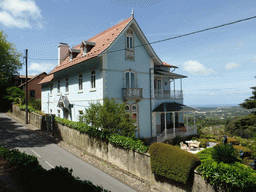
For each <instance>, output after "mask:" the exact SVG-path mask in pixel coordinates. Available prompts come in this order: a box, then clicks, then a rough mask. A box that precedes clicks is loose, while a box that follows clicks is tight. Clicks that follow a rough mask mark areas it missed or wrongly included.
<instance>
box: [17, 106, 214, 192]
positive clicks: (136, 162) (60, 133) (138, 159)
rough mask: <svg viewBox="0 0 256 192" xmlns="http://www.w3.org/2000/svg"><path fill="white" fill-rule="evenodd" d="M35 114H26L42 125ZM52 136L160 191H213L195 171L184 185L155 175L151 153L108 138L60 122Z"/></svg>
mask: <svg viewBox="0 0 256 192" xmlns="http://www.w3.org/2000/svg"><path fill="white" fill-rule="evenodd" d="M13 113H14V114H15V115H16V116H17V117H19V118H21V119H23V120H24V121H25V112H24V111H21V110H19V108H18V107H17V106H14V107H13ZM37 115H38V114H37ZM38 116H39V117H38ZM38 116H36V115H35V116H33V115H32V116H29V117H30V122H31V124H33V125H35V126H37V127H38V128H41V129H42V124H45V122H43V121H44V119H45V118H43V117H42V115H38ZM42 118H43V119H42ZM53 136H54V137H55V138H58V139H60V140H63V141H65V142H67V143H69V144H71V145H74V146H76V147H78V148H80V149H82V150H84V151H86V152H87V153H90V154H92V155H94V156H96V157H98V158H100V159H103V160H105V161H107V162H109V163H111V164H113V165H115V166H117V167H119V168H121V169H123V170H125V171H127V172H129V173H131V174H133V175H135V176H137V177H139V178H142V179H144V180H146V181H148V182H149V183H150V184H151V185H153V186H154V187H156V188H158V189H160V190H162V191H172V192H184V191H193V192H197V191H210V192H214V189H213V188H212V186H211V185H209V184H207V183H206V182H205V180H204V179H203V178H202V176H201V175H200V174H199V173H196V172H195V173H192V174H191V178H190V182H189V183H188V184H186V185H184V184H182V183H179V182H175V181H173V180H170V179H167V178H165V177H162V176H157V175H154V174H153V173H152V171H151V166H150V155H149V154H148V153H138V152H135V151H133V150H128V149H122V148H120V147H118V146H114V145H113V144H111V143H109V142H107V141H104V140H101V139H98V138H94V137H91V136H89V135H87V134H85V133H80V132H79V131H77V130H74V129H71V128H69V127H66V126H64V125H61V124H59V123H55V125H54V129H53Z"/></svg>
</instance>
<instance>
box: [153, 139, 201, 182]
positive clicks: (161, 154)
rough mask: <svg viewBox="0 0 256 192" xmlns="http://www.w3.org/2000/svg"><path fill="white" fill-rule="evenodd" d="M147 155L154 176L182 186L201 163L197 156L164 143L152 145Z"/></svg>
mask: <svg viewBox="0 0 256 192" xmlns="http://www.w3.org/2000/svg"><path fill="white" fill-rule="evenodd" d="M149 153H150V164H151V169H152V172H153V173H154V174H157V175H161V176H164V177H167V178H169V179H172V180H175V181H178V182H181V183H184V184H186V183H187V182H188V177H189V174H190V173H191V171H192V170H194V169H195V168H196V167H197V166H198V165H200V163H201V162H200V160H199V158H198V156H197V155H194V154H191V153H189V152H186V151H184V150H181V149H179V148H178V147H176V146H172V145H168V144H164V143H153V144H152V145H151V146H150V148H149Z"/></svg>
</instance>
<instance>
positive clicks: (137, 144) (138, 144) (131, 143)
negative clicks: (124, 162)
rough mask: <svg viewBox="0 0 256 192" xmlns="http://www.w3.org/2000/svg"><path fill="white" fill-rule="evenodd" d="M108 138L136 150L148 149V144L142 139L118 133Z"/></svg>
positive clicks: (144, 151)
mask: <svg viewBox="0 0 256 192" xmlns="http://www.w3.org/2000/svg"><path fill="white" fill-rule="evenodd" d="M108 140H109V142H110V143H113V144H115V145H118V146H121V147H123V148H125V149H131V150H135V151H138V152H140V153H146V152H147V151H148V146H145V145H144V144H143V142H142V141H141V140H134V139H132V138H129V137H125V136H122V135H116V134H113V135H111V136H110V137H109V139H108Z"/></svg>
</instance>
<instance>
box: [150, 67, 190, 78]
mask: <svg viewBox="0 0 256 192" xmlns="http://www.w3.org/2000/svg"><path fill="white" fill-rule="evenodd" d="M154 74H155V75H163V76H168V77H171V78H174V79H182V78H187V76H184V75H180V74H177V73H172V72H169V71H166V70H164V69H158V68H155V69H154Z"/></svg>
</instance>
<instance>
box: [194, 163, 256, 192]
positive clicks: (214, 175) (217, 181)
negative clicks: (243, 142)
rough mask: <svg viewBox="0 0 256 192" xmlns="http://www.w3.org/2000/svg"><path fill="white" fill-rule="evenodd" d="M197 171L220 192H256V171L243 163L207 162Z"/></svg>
mask: <svg viewBox="0 0 256 192" xmlns="http://www.w3.org/2000/svg"><path fill="white" fill-rule="evenodd" d="M197 170H198V171H199V172H200V173H201V174H202V176H203V177H204V178H206V179H207V180H208V182H209V183H210V184H212V185H213V186H215V188H216V189H218V191H219V188H221V189H222V190H223V191H256V177H255V171H253V170H252V169H250V168H248V167H246V166H244V165H242V164H241V163H238V162H237V163H235V164H232V165H230V164H224V163H222V162H221V163H212V162H205V163H203V164H202V165H201V166H199V167H198V168H197Z"/></svg>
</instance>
